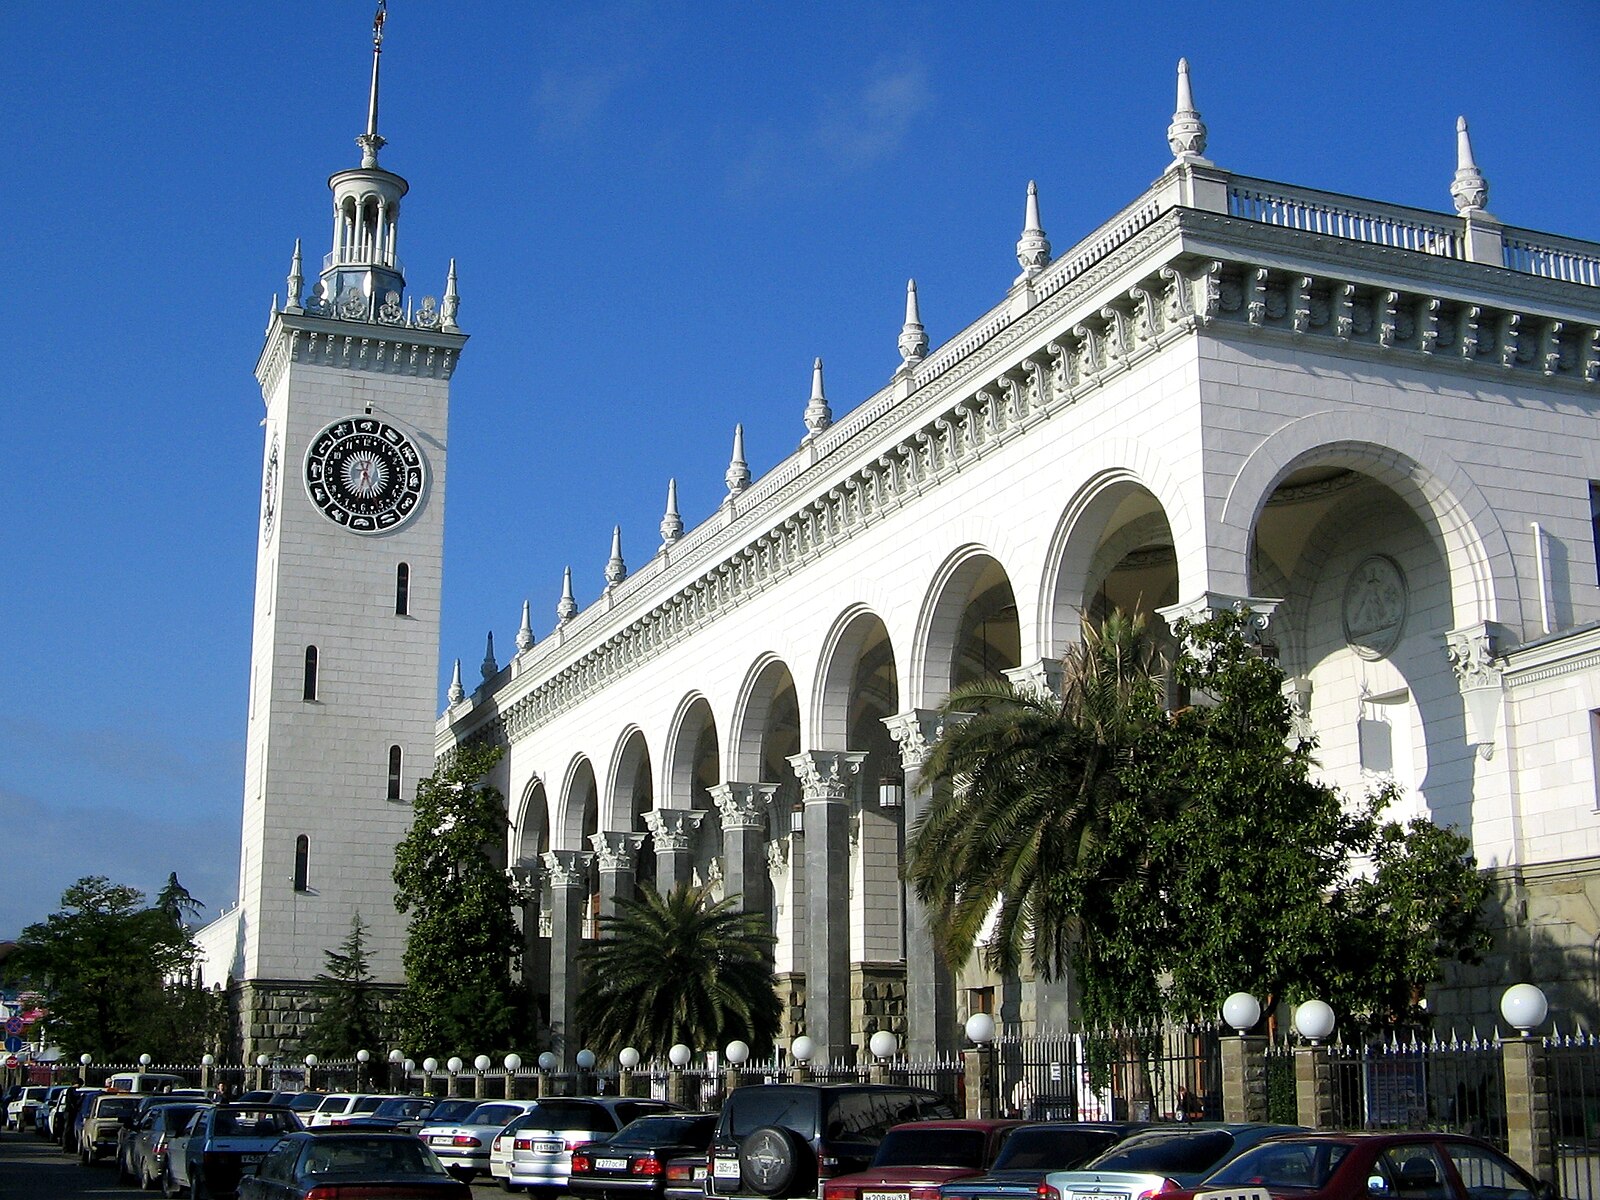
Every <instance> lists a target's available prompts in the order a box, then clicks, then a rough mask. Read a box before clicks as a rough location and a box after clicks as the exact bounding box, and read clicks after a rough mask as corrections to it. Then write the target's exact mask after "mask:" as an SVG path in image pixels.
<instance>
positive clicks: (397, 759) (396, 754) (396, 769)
mask: <svg viewBox="0 0 1600 1200" xmlns="http://www.w3.org/2000/svg"><path fill="white" fill-rule="evenodd" d="M404 758H405V755H404V752H403V751H402V750H401V749H400V747H399V746H390V747H389V799H391V800H398V799H400V766H401V763H402V762H403V761H404Z"/></svg>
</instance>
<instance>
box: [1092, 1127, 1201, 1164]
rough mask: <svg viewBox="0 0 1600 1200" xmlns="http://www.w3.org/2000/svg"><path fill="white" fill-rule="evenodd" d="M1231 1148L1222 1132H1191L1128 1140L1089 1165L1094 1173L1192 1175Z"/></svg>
mask: <svg viewBox="0 0 1600 1200" xmlns="http://www.w3.org/2000/svg"><path fill="white" fill-rule="evenodd" d="M1231 1149H1233V1134H1231V1133H1229V1132H1228V1131H1227V1130H1225V1129H1192V1130H1185V1131H1184V1132H1182V1133H1156V1134H1147V1135H1145V1136H1144V1137H1132V1138H1129V1139H1128V1140H1127V1141H1125V1142H1123V1143H1122V1144H1121V1145H1119V1146H1113V1147H1112V1148H1111V1149H1110V1150H1108V1151H1106V1152H1105V1153H1104V1154H1102V1155H1101V1156H1100V1157H1099V1158H1097V1159H1095V1160H1094V1162H1092V1163H1090V1164H1089V1165H1090V1166H1091V1167H1093V1168H1094V1169H1095V1170H1096V1171H1138V1172H1142V1173H1147V1174H1151V1175H1193V1174H1195V1173H1196V1172H1198V1171H1204V1170H1206V1169H1207V1168H1208V1167H1210V1166H1211V1165H1212V1164H1213V1163H1215V1162H1218V1161H1219V1160H1220V1159H1221V1158H1222V1157H1223V1155H1225V1154H1227V1153H1228V1151H1229V1150H1231Z"/></svg>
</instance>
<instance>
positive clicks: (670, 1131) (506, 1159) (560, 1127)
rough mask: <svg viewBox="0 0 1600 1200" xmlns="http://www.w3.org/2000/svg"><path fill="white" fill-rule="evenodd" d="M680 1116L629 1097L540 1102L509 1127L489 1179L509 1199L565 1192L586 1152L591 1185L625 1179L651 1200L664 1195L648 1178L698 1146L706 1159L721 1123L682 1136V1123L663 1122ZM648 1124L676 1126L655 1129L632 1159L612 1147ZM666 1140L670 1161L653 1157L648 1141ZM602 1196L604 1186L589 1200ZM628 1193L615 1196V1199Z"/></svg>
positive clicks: (669, 1107) (624, 1148)
mask: <svg viewBox="0 0 1600 1200" xmlns="http://www.w3.org/2000/svg"><path fill="white" fill-rule="evenodd" d="M681 1111H682V1110H681V1109H679V1108H678V1106H677V1105H675V1104H668V1103H667V1102H666V1101H664V1100H644V1099H634V1098H630V1097H626V1096H597V1097H594V1098H593V1099H589V1098H578V1097H574V1098H566V1097H563V1098H560V1099H548V1100H541V1101H540V1102H539V1104H538V1106H537V1107H536V1108H534V1110H533V1111H532V1112H530V1113H528V1115H527V1116H525V1117H519V1118H517V1119H516V1120H515V1121H513V1122H511V1124H509V1125H507V1126H506V1128H505V1131H504V1132H503V1133H501V1135H500V1136H499V1137H497V1138H496V1139H495V1144H494V1147H493V1149H494V1155H493V1157H492V1159H491V1162H490V1172H491V1173H492V1174H493V1175H494V1176H495V1178H496V1179H498V1180H499V1181H500V1184H501V1186H502V1187H506V1188H508V1189H509V1190H511V1191H516V1190H518V1189H520V1188H533V1189H540V1190H542V1189H546V1188H548V1189H557V1190H558V1189H562V1188H566V1187H568V1186H569V1182H570V1178H571V1175H572V1170H573V1158H574V1156H575V1155H576V1154H577V1151H578V1150H579V1148H580V1147H581V1148H584V1149H587V1150H589V1151H590V1152H591V1156H590V1157H589V1158H588V1159H587V1160H586V1162H587V1166H588V1168H589V1170H588V1177H589V1178H588V1181H589V1182H594V1181H596V1180H607V1181H611V1182H615V1181H616V1180H617V1179H618V1178H620V1179H622V1180H623V1181H624V1183H626V1181H627V1180H628V1179H629V1178H630V1177H633V1178H637V1179H638V1180H639V1182H640V1183H643V1184H646V1185H648V1186H647V1187H646V1188H645V1189H644V1190H645V1191H646V1192H648V1194H650V1195H652V1196H654V1195H657V1194H659V1192H660V1188H659V1187H657V1186H655V1185H654V1184H655V1180H654V1179H652V1178H646V1177H645V1175H644V1173H645V1172H649V1171H654V1172H655V1174H656V1176H658V1177H659V1176H664V1174H665V1158H666V1157H670V1156H675V1155H678V1154H682V1153H686V1152H687V1151H689V1150H692V1149H694V1146H693V1143H694V1142H695V1141H698V1142H699V1150H700V1153H701V1156H702V1158H703V1157H704V1155H705V1151H706V1148H707V1147H708V1146H709V1145H710V1144H711V1130H712V1129H714V1128H715V1127H716V1123H717V1119H716V1117H715V1116H714V1115H710V1114H706V1115H705V1116H704V1117H703V1118H702V1119H701V1124H700V1128H699V1130H698V1131H696V1130H695V1129H693V1128H692V1127H691V1128H689V1129H683V1128H681V1127H680V1126H681V1120H682V1119H681V1118H678V1117H675V1116H668V1115H666V1114H675V1113H679V1112H681ZM650 1121H655V1122H669V1123H672V1124H657V1125H654V1126H652V1127H650V1128H649V1129H646V1130H645V1131H644V1132H643V1134H642V1139H643V1140H640V1141H638V1142H636V1143H633V1150H631V1151H630V1150H629V1148H628V1145H626V1144H624V1145H614V1144H613V1140H612V1139H614V1138H616V1137H620V1136H621V1131H622V1130H624V1129H627V1130H633V1129H634V1128H635V1126H639V1125H643V1124H645V1123H646V1122H650ZM708 1122H709V1123H708ZM685 1134H687V1135H688V1136H689V1140H690V1145H689V1146H688V1147H687V1148H685V1147H684V1145H683V1143H682V1142H679V1141H677V1140H675V1139H676V1138H678V1137H679V1136H682V1135H685ZM663 1138H666V1139H667V1141H666V1142H664V1143H662V1145H663V1148H666V1149H667V1154H665V1155H658V1154H657V1153H656V1152H655V1151H654V1150H652V1148H651V1141H652V1140H654V1141H658V1142H659V1141H661V1139H663ZM602 1143H603V1146H602ZM605 1190H606V1189H605V1186H604V1184H603V1183H602V1185H601V1186H600V1187H599V1189H598V1191H597V1190H595V1189H589V1190H587V1191H586V1194H587V1195H591V1196H592V1195H596V1194H598V1193H599V1192H604V1191H605ZM626 1190H627V1189H626V1188H625V1187H622V1188H617V1189H615V1190H614V1192H613V1194H621V1193H622V1192H624V1191H626Z"/></svg>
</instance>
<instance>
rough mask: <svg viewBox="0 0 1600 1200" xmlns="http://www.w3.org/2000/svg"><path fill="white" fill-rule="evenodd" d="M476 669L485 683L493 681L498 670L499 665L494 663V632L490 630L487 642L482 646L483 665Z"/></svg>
mask: <svg viewBox="0 0 1600 1200" xmlns="http://www.w3.org/2000/svg"><path fill="white" fill-rule="evenodd" d="M478 669H479V670H480V671H482V672H483V678H484V682H485V683H487V682H488V681H489V680H491V679H493V678H494V677H495V674H496V673H497V672H498V671H499V670H500V665H499V664H498V663H496V662H495V661H494V630H492V629H491V630H490V631H489V640H488V641H486V642H485V643H484V646H483V665H482V666H481V667H480V668H478Z"/></svg>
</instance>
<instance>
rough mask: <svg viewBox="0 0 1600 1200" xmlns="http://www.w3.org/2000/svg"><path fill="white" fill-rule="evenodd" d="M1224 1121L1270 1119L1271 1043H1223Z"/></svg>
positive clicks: (1246, 1039) (1245, 1040)
mask: <svg viewBox="0 0 1600 1200" xmlns="http://www.w3.org/2000/svg"><path fill="white" fill-rule="evenodd" d="M1222 1119H1223V1120H1224V1121H1265V1120H1266V1119H1267V1039H1266V1038H1264V1037H1248V1036H1242V1037H1225V1038H1223V1039H1222Z"/></svg>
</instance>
